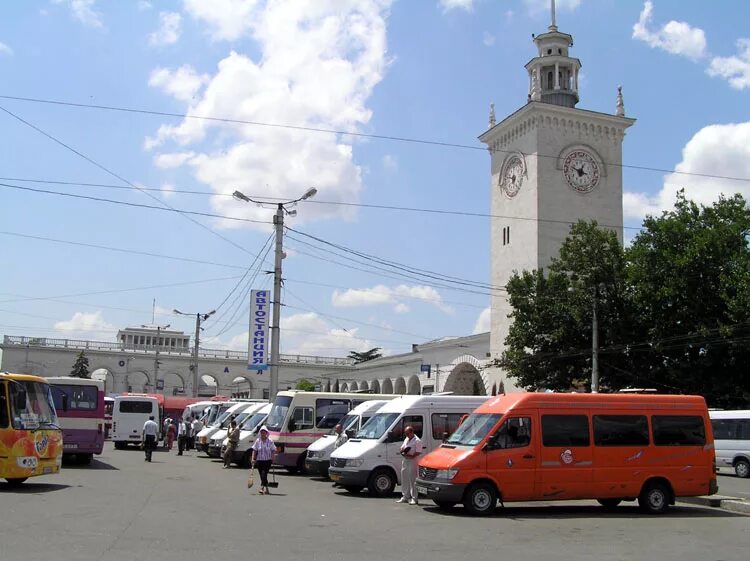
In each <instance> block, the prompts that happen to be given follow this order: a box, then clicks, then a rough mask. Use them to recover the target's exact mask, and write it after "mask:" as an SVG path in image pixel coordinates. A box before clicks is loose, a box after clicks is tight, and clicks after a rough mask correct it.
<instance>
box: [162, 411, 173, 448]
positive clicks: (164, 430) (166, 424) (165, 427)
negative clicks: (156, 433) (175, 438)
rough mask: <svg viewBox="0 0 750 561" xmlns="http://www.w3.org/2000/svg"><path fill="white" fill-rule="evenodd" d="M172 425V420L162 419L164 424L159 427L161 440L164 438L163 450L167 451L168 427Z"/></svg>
mask: <svg viewBox="0 0 750 561" xmlns="http://www.w3.org/2000/svg"><path fill="white" fill-rule="evenodd" d="M171 424H172V419H171V418H170V417H166V418H165V419H164V422H163V423H162V425H161V434H162V438H164V448H165V449H166V450H169V443H168V442H167V434H168V433H169V425H171Z"/></svg>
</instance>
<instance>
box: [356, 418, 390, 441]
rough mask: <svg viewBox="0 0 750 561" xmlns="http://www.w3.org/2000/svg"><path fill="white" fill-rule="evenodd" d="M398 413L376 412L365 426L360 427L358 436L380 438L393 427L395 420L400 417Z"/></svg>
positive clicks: (370, 438)
mask: <svg viewBox="0 0 750 561" xmlns="http://www.w3.org/2000/svg"><path fill="white" fill-rule="evenodd" d="M398 416H399V414H398V413H375V414H374V415H373V416H372V417H370V420H369V421H367V422H366V423H365V424H364V426H363V427H362V428H361V429H359V432H358V433H357V436H356V438H364V439H367V440H378V439H379V438H380V437H381V436H383V435H384V434H385V432H386V431H387V430H388V429H389V428H391V425H393V421H395V420H396V419H398Z"/></svg>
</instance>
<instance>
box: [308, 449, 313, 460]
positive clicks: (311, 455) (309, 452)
mask: <svg viewBox="0 0 750 561" xmlns="http://www.w3.org/2000/svg"><path fill="white" fill-rule="evenodd" d="M307 457H308V458H314V457H315V451H314V450H308V451H307Z"/></svg>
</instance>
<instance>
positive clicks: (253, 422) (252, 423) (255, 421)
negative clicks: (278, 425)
mask: <svg viewBox="0 0 750 561" xmlns="http://www.w3.org/2000/svg"><path fill="white" fill-rule="evenodd" d="M267 416H268V413H255V414H254V415H250V417H248V418H247V419H245V422H244V423H242V425H240V430H255V427H257V426H258V425H259V424H260V423H261V422H262V421H263V419H265V418H266V417H267Z"/></svg>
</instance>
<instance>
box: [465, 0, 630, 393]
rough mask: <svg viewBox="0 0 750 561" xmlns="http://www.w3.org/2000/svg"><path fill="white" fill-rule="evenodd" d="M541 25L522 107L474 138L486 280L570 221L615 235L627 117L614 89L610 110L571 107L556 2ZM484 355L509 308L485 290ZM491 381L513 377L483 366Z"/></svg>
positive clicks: (554, 241)
mask: <svg viewBox="0 0 750 561" xmlns="http://www.w3.org/2000/svg"><path fill="white" fill-rule="evenodd" d="M551 12H552V19H551V23H550V25H549V27H548V29H547V32H546V33H543V34H541V35H537V36H536V37H534V44H535V45H536V48H537V56H536V57H534V58H533V59H531V60H530V61H529V62H528V63H527V64H526V70H527V71H528V74H529V95H528V101H527V103H526V105H524V106H523V107H521V108H520V109H518V110H517V111H515V112H514V113H512V114H511V115H509V116H508V117H506V118H505V119H504V120H502V121H500V122H498V123H495V119H494V107H493V111H492V115H491V117H490V128H489V129H488V130H487V131H486V132H484V133H483V134H482V135H481V136H480V137H479V139H480V140H481V141H482V142H483V143H485V144H486V145H487V146H488V148H489V151H490V154H491V193H492V194H491V200H492V206H491V208H492V214H493V216H495V217H496V218H493V219H492V221H491V224H492V226H491V236H492V238H491V259H492V267H491V274H492V284H493V285H494V286H498V287H502V286H505V284H506V282H507V281H508V279H509V278H510V277H511V275H512V274H513V272H514V271H522V270H524V269H539V268H542V267H547V266H548V265H549V264H550V262H551V259H552V258H553V257H556V256H557V255H558V253H559V250H560V246H561V244H562V242H563V240H564V239H565V237H566V236H567V235H568V233H569V231H570V226H571V225H572V224H574V223H575V222H577V221H578V220H579V219H584V220H596V221H597V222H598V223H599V224H600V225H602V226H606V227H609V228H612V229H613V230H615V231H616V232H617V235H618V237H619V238H620V240H622V166H621V164H622V141H623V138H624V136H625V130H626V129H627V128H628V127H630V126H631V125H632V124H633V123H634V122H635V119H630V118H627V117H625V111H624V105H623V101H622V92H621V90H620V89H618V95H617V103H616V112H615V114H613V115H609V114H606V113H599V112H595V111H588V110H585V109H579V108H576V104H577V103H578V101H579V97H578V77H579V72H580V69H581V62H580V61H579V60H578V59H577V58H573V57H571V56H570V54H569V49H570V48H571V47H572V46H573V37H572V36H571V35H568V34H567V33H561V32H559V31H558V30H557V24H556V21H555V0H551ZM491 306H492V321H491V325H492V327H491V338H490V353H491V357H492V358H493V359H495V358H500V356H501V355H502V352H503V349H504V348H505V338H506V336H507V335H508V328H509V327H510V320H509V319H508V314H509V313H510V311H511V309H510V306H509V304H508V302H507V300H506V298H505V293H504V292H496V293H495V295H494V296H493V297H492V303H491ZM485 381H486V382H487V383H488V384H489V385H490V386H491V385H492V384H493V383H497V384H498V385H499V383H500V381H503V384H504V387H505V389H506V391H508V390H512V389H514V388H513V385H512V380H511V381H509V380H507V379H505V376H504V374H503V373H502V371H500V370H499V369H490V370H488V371H487V372H486V375H485Z"/></svg>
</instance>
